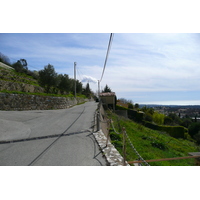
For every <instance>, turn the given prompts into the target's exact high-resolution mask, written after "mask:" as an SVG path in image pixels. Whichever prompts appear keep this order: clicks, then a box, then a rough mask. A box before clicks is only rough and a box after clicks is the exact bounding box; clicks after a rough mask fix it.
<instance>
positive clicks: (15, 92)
mask: <svg viewBox="0 0 200 200" xmlns="http://www.w3.org/2000/svg"><path fill="white" fill-rule="evenodd" d="M0 92H1V93H9V94H26V95H39V96H53V97H66V98H73V97H74V95H73V94H68V95H62V94H47V93H32V92H20V91H8V90H1V91H0ZM77 97H78V98H85V99H86V97H85V95H77Z"/></svg>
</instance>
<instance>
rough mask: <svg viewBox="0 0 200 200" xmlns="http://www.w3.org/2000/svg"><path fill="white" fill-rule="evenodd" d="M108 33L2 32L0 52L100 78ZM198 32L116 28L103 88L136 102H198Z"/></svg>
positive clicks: (32, 65)
mask: <svg viewBox="0 0 200 200" xmlns="http://www.w3.org/2000/svg"><path fill="white" fill-rule="evenodd" d="M109 37H110V34H109V33H99V34H97V33H58V34H56V33H52V34H51V33H46V34H41V33H9V34H7V33H1V34H0V52H1V53H3V54H5V55H7V56H8V57H10V59H11V61H12V62H14V61H17V60H18V59H20V58H24V59H26V60H27V62H28V68H29V69H30V70H41V69H43V68H44V66H45V65H47V64H48V63H50V64H52V65H53V66H54V68H55V70H56V71H57V72H58V73H63V74H64V73H66V74H69V76H70V77H72V78H73V64H74V62H77V78H78V79H79V80H80V81H83V84H84V85H85V82H87V81H90V86H91V88H92V89H93V91H94V92H96V90H97V80H99V79H100V78H101V73H102V70H103V65H104V61H105V56H106V51H107V46H108V41H109ZM199 75H200V34H197V33H179V34H178V33H166V34H163V33H115V34H114V39H113V43H112V47H111V51H110V54H109V58H108V62H107V66H106V69H105V73H104V77H103V79H102V82H101V88H103V87H104V86H105V84H108V86H109V87H110V88H111V89H112V90H113V91H114V92H116V95H117V97H118V98H126V99H131V100H132V101H133V102H134V103H139V104H142V103H160V104H200V78H199Z"/></svg>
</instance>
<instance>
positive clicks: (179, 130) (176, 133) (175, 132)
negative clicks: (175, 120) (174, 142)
mask: <svg viewBox="0 0 200 200" xmlns="http://www.w3.org/2000/svg"><path fill="white" fill-rule="evenodd" d="M143 124H144V125H145V126H146V127H148V128H151V129H153V130H159V131H164V132H167V133H168V134H169V135H170V136H172V137H174V138H185V137H186V135H185V132H187V129H186V128H185V127H183V126H162V125H157V124H152V123H150V122H147V121H144V122H143Z"/></svg>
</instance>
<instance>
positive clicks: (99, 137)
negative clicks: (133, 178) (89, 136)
mask: <svg viewBox="0 0 200 200" xmlns="http://www.w3.org/2000/svg"><path fill="white" fill-rule="evenodd" d="M93 135H94V137H95V139H96V141H97V142H98V144H99V146H100V148H101V150H102V152H103V154H104V155H105V157H106V160H107V162H108V163H109V165H110V166H123V157H122V156H121V155H120V153H119V152H118V151H117V149H116V148H115V147H114V146H113V145H112V144H111V143H110V141H108V144H107V146H106V141H107V138H106V137H105V135H104V133H103V132H102V130H100V131H97V132H95V133H93ZM126 166H130V165H129V164H128V163H127V162H126Z"/></svg>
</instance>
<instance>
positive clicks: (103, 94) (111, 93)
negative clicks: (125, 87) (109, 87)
mask: <svg viewBox="0 0 200 200" xmlns="http://www.w3.org/2000/svg"><path fill="white" fill-rule="evenodd" d="M100 96H101V97H106V96H115V92H106V93H100Z"/></svg>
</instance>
